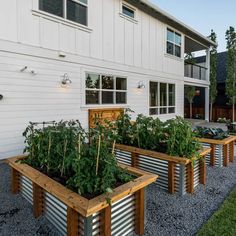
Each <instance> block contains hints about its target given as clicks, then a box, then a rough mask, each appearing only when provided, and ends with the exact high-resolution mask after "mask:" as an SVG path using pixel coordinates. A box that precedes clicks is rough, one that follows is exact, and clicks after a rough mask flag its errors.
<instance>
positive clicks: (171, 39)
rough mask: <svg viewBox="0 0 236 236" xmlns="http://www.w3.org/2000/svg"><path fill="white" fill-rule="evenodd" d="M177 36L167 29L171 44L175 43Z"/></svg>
mask: <svg viewBox="0 0 236 236" xmlns="http://www.w3.org/2000/svg"><path fill="white" fill-rule="evenodd" d="M174 38H175V34H174V31H172V30H170V29H167V40H168V41H170V42H174Z"/></svg>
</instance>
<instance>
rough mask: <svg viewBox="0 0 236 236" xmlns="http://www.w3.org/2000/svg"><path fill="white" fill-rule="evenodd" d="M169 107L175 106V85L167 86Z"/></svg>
mask: <svg viewBox="0 0 236 236" xmlns="http://www.w3.org/2000/svg"><path fill="white" fill-rule="evenodd" d="M169 106H175V85H174V84H169Z"/></svg>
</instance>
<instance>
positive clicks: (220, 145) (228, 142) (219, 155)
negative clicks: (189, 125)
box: [198, 136, 236, 167]
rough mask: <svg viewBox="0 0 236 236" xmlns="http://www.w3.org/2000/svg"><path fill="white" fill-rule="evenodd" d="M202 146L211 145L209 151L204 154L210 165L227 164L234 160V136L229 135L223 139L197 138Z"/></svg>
mask: <svg viewBox="0 0 236 236" xmlns="http://www.w3.org/2000/svg"><path fill="white" fill-rule="evenodd" d="M198 140H199V141H200V142H201V143H202V145H203V147H211V153H210V154H208V155H207V156H206V162H207V164H209V165H210V166H218V167H222V166H228V164H229V162H233V161H234V142H235V140H236V136H229V137H227V138H225V139H223V140H216V139H209V138H198Z"/></svg>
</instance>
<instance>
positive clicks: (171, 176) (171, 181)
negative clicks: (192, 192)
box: [168, 161, 175, 194]
mask: <svg viewBox="0 0 236 236" xmlns="http://www.w3.org/2000/svg"><path fill="white" fill-rule="evenodd" d="M168 190H169V193H171V194H173V193H175V163H174V162H171V161H169V162H168Z"/></svg>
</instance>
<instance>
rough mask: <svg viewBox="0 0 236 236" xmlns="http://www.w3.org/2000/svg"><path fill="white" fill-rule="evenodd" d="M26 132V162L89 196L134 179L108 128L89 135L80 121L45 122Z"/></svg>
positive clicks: (31, 126)
mask: <svg viewBox="0 0 236 236" xmlns="http://www.w3.org/2000/svg"><path fill="white" fill-rule="evenodd" d="M23 135H24V136H25V143H26V148H25V150H24V152H25V153H27V154H28V158H26V159H25V160H24V161H23V162H24V163H27V164H29V165H31V166H32V167H34V168H36V169H38V170H40V171H42V172H43V173H45V174H47V175H48V176H50V177H52V178H54V179H56V180H58V181H59V182H61V183H63V184H65V185H66V186H68V187H70V188H71V189H73V190H75V191H77V192H78V193H80V194H82V195H83V196H86V197H88V198H90V197H94V196H96V195H99V194H101V193H104V192H112V189H113V188H114V187H116V186H118V185H120V184H123V183H126V182H128V181H131V180H132V179H133V178H134V177H133V176H131V175H130V174H129V173H127V172H126V171H125V170H123V169H121V168H120V167H119V166H118V164H117V161H116V159H115V156H114V148H113V150H111V144H112V142H110V141H109V142H108V141H107V140H106V139H105V138H104V137H107V135H106V133H105V129H101V130H94V131H93V132H91V133H90V136H89V134H88V133H86V132H85V131H84V130H83V128H82V127H81V125H80V123H79V121H61V122H59V123H56V122H49V123H47V122H43V123H30V125H29V126H28V127H27V128H26V130H25V132H24V133H23ZM110 136H111V134H110ZM88 140H89V141H90V142H89V143H88V142H87V141H88ZM113 143H114V140H113ZM113 146H114V145H113Z"/></svg>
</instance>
